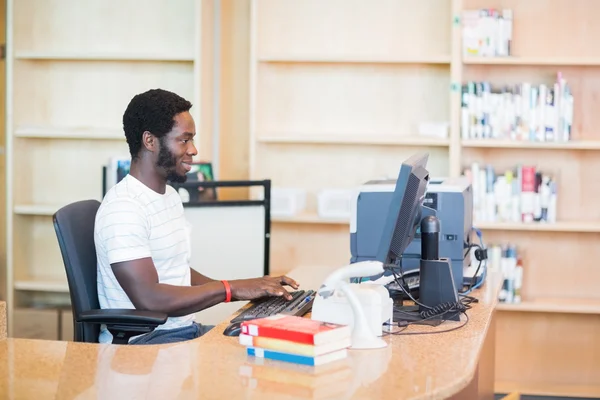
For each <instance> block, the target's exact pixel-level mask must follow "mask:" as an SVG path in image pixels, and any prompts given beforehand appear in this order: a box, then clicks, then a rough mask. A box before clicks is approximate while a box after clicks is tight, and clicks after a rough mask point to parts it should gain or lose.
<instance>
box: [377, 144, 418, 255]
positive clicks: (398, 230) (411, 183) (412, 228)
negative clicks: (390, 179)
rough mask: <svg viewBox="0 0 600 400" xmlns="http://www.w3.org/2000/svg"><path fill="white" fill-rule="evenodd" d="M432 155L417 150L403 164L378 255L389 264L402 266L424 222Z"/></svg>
mask: <svg viewBox="0 0 600 400" xmlns="http://www.w3.org/2000/svg"><path fill="white" fill-rule="evenodd" d="M428 158H429V154H427V153H419V154H415V155H413V156H412V157H410V158H409V159H407V160H406V161H404V162H403V163H402V165H401V167H400V172H399V174H398V180H397V181H396V186H395V189H394V193H393V195H392V201H391V203H390V208H389V210H388V214H387V218H386V221H385V225H384V228H383V232H382V234H381V241H380V244H379V251H378V252H377V258H376V259H377V260H378V261H380V262H382V263H383V264H384V265H385V266H390V265H396V266H399V264H400V260H401V257H402V254H403V253H404V251H405V250H406V248H407V246H408V245H409V244H410V242H411V241H412V240H413V238H414V236H415V232H416V231H417V228H418V227H419V224H420V223H421V209H422V205H423V199H424V198H425V191H426V190H427V184H428V182H429V171H428V170H427V160H428Z"/></svg>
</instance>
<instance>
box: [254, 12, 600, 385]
mask: <svg viewBox="0 0 600 400" xmlns="http://www.w3.org/2000/svg"><path fill="white" fill-rule="evenodd" d="M415 4H416V3H415V2H409V1H402V0H398V1H382V2H378V3H377V4H373V3H372V2H369V1H366V0H365V1H355V2H353V3H352V7H349V6H347V5H345V4H344V2H343V1H342V0H329V1H318V0H307V1H304V2H301V3H299V2H294V1H291V0H290V1H287V0H255V1H253V3H252V7H253V8H252V11H251V27H252V31H251V44H250V48H251V59H250V70H251V74H250V87H251V97H250V122H251V124H250V147H249V169H250V176H251V177H252V178H256V179H259V178H264V177H269V178H271V179H272V180H273V186H274V188H277V187H292V188H300V189H303V190H306V192H307V193H308V197H307V205H306V210H305V211H304V212H303V213H302V214H300V215H297V216H295V217H274V218H273V227H272V236H271V237H272V254H271V257H272V265H273V268H275V269H278V270H281V272H285V271H287V270H289V269H292V268H295V267H306V268H310V267H314V268H317V267H318V266H319V265H323V264H333V265H343V264H346V263H347V262H348V261H349V258H350V249H349V223H348V221H347V220H346V221H344V220H339V219H329V218H320V217H319V216H318V213H317V207H316V201H315V196H316V194H317V193H318V191H319V190H321V189H325V188H348V187H356V186H358V185H360V184H362V183H364V182H365V181H367V180H370V179H373V178H378V177H381V176H390V177H394V178H395V176H396V174H397V172H398V171H397V170H398V167H399V164H400V162H401V161H402V160H403V159H404V158H406V157H407V156H408V155H410V154H413V153H415V152H417V151H427V152H429V153H430V163H429V168H430V170H431V173H432V175H433V176H437V177H439V176H457V175H459V174H460V173H461V171H462V169H463V168H464V167H466V166H469V165H471V163H473V162H479V163H480V164H482V165H485V164H491V165H493V166H494V167H495V169H497V171H499V172H501V171H504V170H506V169H507V168H511V169H512V168H513V167H514V166H515V165H517V164H519V163H526V164H528V165H535V166H536V167H538V168H539V169H541V170H543V171H544V172H548V173H550V174H551V175H553V176H554V177H556V179H557V181H558V185H559V188H558V210H557V214H558V218H557V222H556V223H547V224H538V223H532V224H521V223H488V222H486V223H483V222H482V223H478V222H477V221H476V225H477V227H479V228H480V229H482V230H483V232H484V239H485V241H486V242H487V243H507V242H510V243H516V244H517V245H518V248H519V255H521V256H522V257H523V259H524V281H523V285H524V286H523V288H522V295H523V301H522V303H520V304H502V305H501V306H499V307H498V310H499V313H498V327H499V328H498V329H499V331H498V334H497V336H496V338H497V350H498V351H497V353H496V354H497V356H496V357H497V361H496V375H497V383H496V387H497V390H498V391H503V392H507V391H521V392H522V393H531V394H536V393H539V394H554V395H568V394H574V395H582V394H586V395H597V396H598V395H600V386H598V382H600V376H597V374H596V375H594V373H595V372H593V371H597V370H596V369H594V368H593V364H592V363H591V358H590V356H589V354H588V353H587V351H588V350H586V349H589V348H590V347H587V348H586V347H582V346H579V345H578V344H576V345H574V346H573V345H572V344H568V343H567V339H566V338H568V337H569V335H571V333H566V332H571V327H572V329H575V330H577V333H574V334H573V335H574V336H576V337H577V340H580V342H581V343H585V344H586V346H591V347H592V348H598V339H592V338H591V337H588V336H587V334H586V333H585V332H596V333H597V332H599V330H600V325H599V324H600V295H599V294H598V291H597V290H596V288H595V287H596V284H595V283H596V282H597V281H598V279H599V278H600V275H599V272H598V271H600V270H599V269H597V268H596V265H595V260H596V259H597V257H598V256H600V253H598V251H597V250H596V249H597V248H598V246H595V243H598V241H600V211H599V209H598V207H596V206H595V203H596V202H597V199H598V198H600V189H598V185H594V184H592V182H597V181H599V180H600V176H599V175H598V174H600V164H599V163H600V161H599V160H600V157H598V154H597V151H598V150H600V131H598V126H600V114H599V113H597V112H596V111H595V110H596V109H597V108H598V105H599V104H598V101H599V100H598V97H597V95H596V92H597V91H598V89H600V88H599V87H598V82H600V79H599V78H600V46H598V45H597V44H596V42H597V41H595V40H594V38H595V37H596V36H595V35H597V34H598V33H600V26H599V25H598V24H596V23H595V21H597V19H598V18H599V17H600V4H599V3H598V2H594V1H593V0H575V1H570V0H569V1H567V0H553V1H550V0H531V1H518V0H452V1H435V0H429V1H421V2H418V5H415ZM479 8H496V9H512V11H513V36H512V44H511V45H512V53H511V56H510V57H503V58H499V57H485V58H483V57H480V58H475V57H472V56H470V57H464V58H463V56H462V36H461V28H462V26H461V15H462V11H463V10H469V9H479ZM542 14H543V15H544V18H541V17H540V15H542ZM333 16H335V18H334V17H333ZM549 21H551V22H549ZM558 71H561V72H562V75H563V76H564V77H565V78H566V79H567V81H568V83H569V85H570V87H571V89H572V92H573V94H574V96H575V99H574V100H575V101H574V104H575V109H574V125H573V133H572V137H571V139H572V141H569V142H566V143H537V142H536V143H532V142H511V141H506V140H497V141H492V140H461V131H460V107H461V94H460V86H461V84H464V83H466V82H468V81H487V82H490V83H491V84H492V86H494V85H498V84H516V83H520V82H523V81H527V82H531V83H532V84H539V83H542V82H543V83H553V82H554V80H555V78H556V74H557V72H558ZM420 122H449V126H450V129H449V136H448V138H446V139H430V138H423V137H419V136H417V129H418V128H417V127H418V124H419V123H420ZM358 132H362V134H358ZM596 253H598V254H596ZM517 332H518V333H517ZM541 332H544V334H546V332H550V333H549V334H548V336H546V337H541V338H538V337H536V338H535V339H534V335H536V333H540V334H541ZM554 332H561V334H564V337H565V339H561V338H562V337H561V336H560V335H559V334H558V333H554ZM596 336H597V335H596ZM532 340H535V341H536V343H535V344H532V343H531V341H532ZM568 342H569V343H573V341H572V340H571V339H568ZM561 343H562V345H561ZM575 343H576V342H575ZM560 346H565V347H564V350H563V349H561V348H560ZM567 348H569V350H566V349H567ZM566 351H569V352H571V354H570V355H568V356H567V355H566V354H565V352H566ZM541 352H544V354H543V355H542V354H540V353H541ZM595 356H596V359H597V357H600V355H598V354H597V352H596V353H595ZM551 358H553V359H554V360H560V361H559V362H558V363H557V362H556V361H554V362H544V360H546V359H548V360H549V359H551ZM557 364H560V367H559V366H557ZM565 370H569V371H579V372H580V373H575V372H573V373H568V374H565V373H563V371H565Z"/></svg>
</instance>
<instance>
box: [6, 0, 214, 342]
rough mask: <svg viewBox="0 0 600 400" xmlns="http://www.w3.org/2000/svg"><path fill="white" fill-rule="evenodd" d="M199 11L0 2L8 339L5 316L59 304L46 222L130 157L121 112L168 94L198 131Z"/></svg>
mask: <svg viewBox="0 0 600 400" xmlns="http://www.w3.org/2000/svg"><path fill="white" fill-rule="evenodd" d="M201 9H202V1H201V0H182V1H180V2H178V5H177V7H173V6H172V4H171V2H169V1H168V0H149V1H145V2H144V6H143V7H140V4H139V1H137V0H122V1H120V2H119V5H118V7H116V3H114V4H113V2H96V1H79V0H49V1H48V0H25V1H21V0H19V1H15V0H9V1H8V4H7V15H8V17H7V21H8V26H7V96H6V101H7V118H6V132H7V181H6V183H7V213H6V221H7V232H8V235H7V236H8V238H7V286H8V287H7V303H8V319H9V325H8V328H9V335H12V334H13V332H12V326H13V324H11V323H10V321H13V317H14V310H15V309H17V308H22V307H32V306H36V305H37V304H38V303H43V304H48V303H55V304H60V303H61V302H63V301H65V302H68V301H69V300H68V285H67V282H66V276H65V272H64V266H63V261H62V258H61V255H60V251H59V248H58V243H57V241H56V234H55V232H54V228H53V225H52V215H53V214H54V213H55V212H56V211H57V210H58V209H59V208H60V207H62V206H64V205H66V204H68V203H71V202H73V201H78V200H82V199H97V200H101V199H102V166H103V165H105V164H106V163H107V162H108V160H109V158H110V157H111V156H122V155H124V156H128V155H129V149H128V146H127V143H126V141H125V136H124V134H123V130H122V115H123V112H124V111H125V108H126V106H127V104H128V102H129V100H130V99H131V98H132V97H133V96H134V95H135V94H137V93H140V92H143V91H146V90H148V89H151V88H158V87H160V88H164V89H167V90H172V91H174V92H176V93H178V94H180V95H182V96H184V97H186V98H188V99H189V100H190V101H192V103H193V104H194V107H193V108H192V110H191V112H192V114H193V116H194V118H195V120H196V121H197V126H198V130H200V118H199V115H200V102H201V101H200V100H201V88H200V82H201V78H202V77H201V72H202V69H201V65H200V63H201V58H202V51H201V47H202V46H201V40H200V34H201V21H202V13H201ZM135 21H138V22H137V23H134V22H135ZM107 27H110V28H109V29H107ZM198 136H199V135H197V137H198Z"/></svg>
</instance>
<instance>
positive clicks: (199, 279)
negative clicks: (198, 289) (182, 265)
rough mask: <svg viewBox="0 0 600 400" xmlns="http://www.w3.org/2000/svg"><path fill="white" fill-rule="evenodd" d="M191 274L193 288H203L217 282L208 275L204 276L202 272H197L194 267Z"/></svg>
mask: <svg viewBox="0 0 600 400" xmlns="http://www.w3.org/2000/svg"><path fill="white" fill-rule="evenodd" d="M190 274H191V276H192V286H201V285H204V284H206V283H210V282H214V281H215V280H214V279H211V278H209V277H208V276H206V275H202V274H201V273H200V272H198V271H196V270H195V269H194V268H192V267H190Z"/></svg>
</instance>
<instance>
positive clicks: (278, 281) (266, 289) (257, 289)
mask: <svg viewBox="0 0 600 400" xmlns="http://www.w3.org/2000/svg"><path fill="white" fill-rule="evenodd" d="M284 285H287V286H291V287H292V288H294V289H298V286H299V285H298V283H296V281H295V280H293V279H292V278H288V277H287V276H264V277H262V278H254V279H239V280H235V281H229V286H230V287H231V297H232V298H234V299H236V300H254V299H257V298H259V297H265V296H283V297H285V298H286V299H287V300H291V299H292V296H291V295H290V293H289V292H288V291H287V290H286V289H285V288H284Z"/></svg>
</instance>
